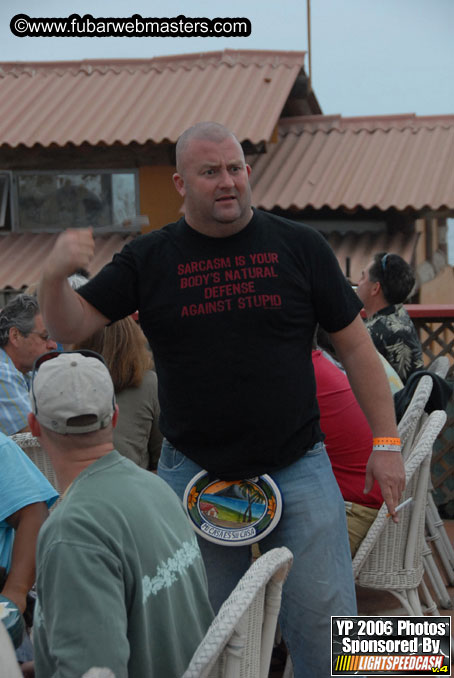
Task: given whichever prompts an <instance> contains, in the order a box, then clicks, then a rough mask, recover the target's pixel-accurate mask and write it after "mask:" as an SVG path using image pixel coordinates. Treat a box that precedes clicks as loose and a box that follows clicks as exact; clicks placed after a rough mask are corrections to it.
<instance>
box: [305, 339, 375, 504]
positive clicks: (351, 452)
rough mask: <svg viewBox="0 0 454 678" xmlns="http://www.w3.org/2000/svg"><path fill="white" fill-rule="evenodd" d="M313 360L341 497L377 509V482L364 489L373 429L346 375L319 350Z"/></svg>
mask: <svg viewBox="0 0 454 678" xmlns="http://www.w3.org/2000/svg"><path fill="white" fill-rule="evenodd" d="M312 362H313V365H314V373H315V381H316V385H317V400H318V405H319V408H320V426H321V429H322V431H323V433H324V434H325V436H326V438H325V446H326V450H327V452H328V455H329V458H330V460H331V465H332V467H333V472H334V475H335V476H336V480H337V482H338V485H339V487H340V490H341V493H342V496H343V498H344V499H345V500H346V501H353V502H355V503H357V504H362V505H363V506H369V507H371V508H380V506H381V505H382V503H383V498H382V496H381V491H380V487H379V485H378V483H377V482H376V481H375V482H374V485H373V488H372V490H371V491H370V492H369V493H368V494H364V492H363V490H364V481H365V477H366V464H367V460H368V459H369V455H370V453H371V451H372V431H371V430H370V427H369V424H368V423H367V419H366V417H365V416H364V414H363V411H362V410H361V408H360V406H359V405H358V402H357V400H356V398H355V396H354V395H353V391H352V389H351V387H350V383H349V381H348V378H347V376H346V375H345V374H344V372H342V371H341V370H340V369H339V368H338V367H336V365H334V364H333V363H332V362H330V361H329V360H328V359H327V358H325V357H324V355H323V354H322V352H321V351H312Z"/></svg>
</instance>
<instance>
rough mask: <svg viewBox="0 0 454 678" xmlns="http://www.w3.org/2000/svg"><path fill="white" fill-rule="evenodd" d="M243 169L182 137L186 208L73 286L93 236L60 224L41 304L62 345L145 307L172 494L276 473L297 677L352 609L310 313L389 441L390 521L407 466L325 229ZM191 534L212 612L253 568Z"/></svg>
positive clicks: (237, 160) (163, 461)
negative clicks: (194, 485) (275, 204)
mask: <svg viewBox="0 0 454 678" xmlns="http://www.w3.org/2000/svg"><path fill="white" fill-rule="evenodd" d="M250 173H251V168H250V166H249V165H248V164H247V163H246V160H245V157H244V153H243V149H242V147H241V145H240V143H239V142H238V140H237V139H236V137H235V136H234V135H233V134H232V132H230V130H228V129H226V128H225V127H224V126H223V125H220V124H218V123H214V122H201V123H197V124H196V125H194V126H193V127H191V128H189V129H187V130H186V131H185V132H183V134H182V135H181V136H180V138H179V140H178V142H177V145H176V172H175V174H174V175H173V181H174V185H175V188H176V190H177V191H178V193H179V195H180V196H181V197H182V198H183V200H184V203H183V211H184V217H182V218H181V219H180V220H179V221H178V222H176V223H173V224H168V225H167V226H165V227H164V228H162V229H160V230H157V231H153V232H151V233H147V234H145V235H143V236H140V237H138V238H136V239H134V240H133V241H131V242H130V243H129V244H128V245H126V247H125V248H124V249H123V250H122V252H121V253H119V254H117V255H115V257H114V259H113V261H112V262H111V263H110V264H108V265H107V266H106V267H105V268H104V269H103V270H102V271H101V272H100V273H98V275H97V276H95V277H94V278H93V279H91V280H90V281H89V282H88V283H87V284H86V285H84V286H83V287H82V288H80V289H79V290H78V291H77V293H75V292H74V291H72V290H71V289H70V288H69V285H68V284H67V282H66V278H67V276H68V275H69V274H70V273H71V272H72V271H73V270H75V269H76V268H78V267H79V266H84V267H87V266H88V264H89V262H90V260H91V258H92V257H93V252H94V244H93V236H92V232H91V230H90V229H80V230H76V229H73V230H70V231H67V232H66V233H64V234H62V235H60V236H59V238H58V239H57V241H56V243H55V246H54V249H53V251H52V252H51V254H50V256H49V258H48V260H47V261H46V264H45V267H44V271H43V275H42V278H41V283H40V289H39V299H40V304H43V306H42V308H43V310H44V312H45V318H46V321H48V322H49V323H50V325H49V327H50V328H51V330H52V331H53V332H56V333H57V334H58V336H59V339H60V340H62V341H73V342H79V341H81V340H82V339H83V338H84V337H86V336H88V335H90V334H93V333H94V332H95V331H96V330H97V329H100V328H101V327H103V326H105V325H107V324H108V323H109V322H111V321H115V320H118V319H120V318H121V317H124V316H126V315H129V314H130V313H132V312H134V311H136V310H137V309H138V311H139V317H140V323H141V326H142V328H143V330H144V333H145V335H146V337H147V339H148V341H149V343H150V346H151V348H152V351H153V355H154V358H155V365H156V372H157V377H158V384H159V401H160V406H161V418H160V429H161V431H162V433H163V435H164V438H165V440H164V443H163V448H162V452H161V457H160V461H159V464H158V474H159V475H160V476H161V477H163V478H164V479H165V480H167V482H168V483H169V484H170V485H171V487H172V488H173V489H174V490H175V492H176V493H177V494H178V495H179V496H180V497H181V498H183V496H184V494H185V492H186V493H187V491H188V488H189V490H190V488H191V482H192V481H193V479H194V478H195V476H196V475H197V474H198V473H201V472H202V471H205V472H208V473H210V474H212V476H213V477H214V478H220V479H221V480H226V481H235V480H240V481H241V480H242V479H248V478H252V477H255V476H270V477H271V479H272V480H273V481H274V482H275V484H276V485H278V486H279V487H280V491H281V494H282V496H283V504H284V509H283V511H282V515H281V517H280V520H279V522H278V523H277V525H276V526H275V527H274V529H273V531H272V532H270V533H269V534H267V535H266V536H265V537H264V538H263V539H262V541H261V542H260V545H261V546H260V548H261V550H262V551H264V550H269V549H271V548H274V547H277V546H287V547H288V548H289V549H290V550H291V551H292V552H293V555H294V563H293V567H292V570H291V572H290V575H289V577H288V579H287V581H286V583H285V585H284V588H283V598H282V600H283V603H282V611H281V629H282V635H283V638H284V641H285V643H286V645H287V647H288V648H289V651H290V654H291V657H292V663H293V667H294V673H295V676H296V677H297V678H309V677H310V678H325V676H329V675H330V653H329V647H330V633H331V620H330V615H347V616H348V615H352V614H356V597H355V589H354V584H353V574H352V567H351V556H350V549H349V544H348V536H347V528H346V520H345V510H344V504H343V501H342V496H341V494H340V491H339V488H338V486H337V483H336V480H335V478H334V475H333V472H332V468H331V465H330V462H329V458H328V456H327V454H326V450H325V447H324V445H323V435H322V432H321V430H320V425H319V411H318V405H317V401H316V397H315V381H314V374H313V367H312V360H311V345H312V337H313V334H314V331H315V326H316V324H317V322H320V324H321V325H322V326H323V327H324V328H325V329H326V330H327V331H329V332H330V333H331V337H332V339H333V341H334V342H335V344H336V349H337V350H338V353H339V355H340V357H341V359H342V360H343V362H344V364H345V365H346V368H347V372H348V376H349V378H350V380H351V382H352V385H353V387H354V390H355V395H356V396H357V398H358V401H359V402H360V405H361V407H362V409H363V410H364V411H365V413H366V416H367V418H368V420H369V423H370V425H371V429H372V430H373V432H374V436H377V437H378V438H380V441H382V437H383V436H386V437H387V438H386V440H387V441H388V439H389V437H391V438H392V439H393V443H392V448H391V450H390V449H388V447H387V446H386V445H384V446H382V445H381V444H380V446H377V448H376V449H374V451H373V452H372V454H371V457H370V461H369V466H368V476H367V482H368V487H371V486H372V480H373V478H376V479H377V480H378V481H379V483H380V485H381V486H382V493H383V497H384V499H385V501H387V503H388V507H389V510H390V512H391V513H392V514H393V516H394V519H395V520H398V518H397V514H395V511H394V509H395V506H397V504H398V503H399V498H400V494H401V492H402V490H403V488H404V485H405V474H404V468H403V463H402V459H401V456H400V455H398V454H395V452H394V451H393V448H396V447H397V444H396V440H395V438H396V437H397V428H396V423H395V416H394V407H393V402H392V399H391V394H390V391H389V387H388V383H387V380H386V376H385V373H384V371H383V368H382V367H381V364H380V360H379V358H378V356H377V355H376V351H375V349H374V347H373V344H372V342H371V340H370V337H369V335H368V333H367V331H366V329H365V327H364V323H363V321H362V320H361V317H360V315H359V312H360V309H361V306H362V304H361V303H360V301H359V299H358V297H357V295H356V294H355V293H354V292H353V290H352V288H351V285H349V284H348V283H347V281H346V280H345V277H344V275H343V273H342V271H341V269H340V267H339V265H338V262H337V260H336V258H335V255H334V253H333V251H332V250H331V249H330V247H329V245H328V244H327V242H326V241H325V239H324V238H323V236H322V235H321V234H320V233H318V232H317V231H315V230H314V229H312V228H310V227H308V226H305V225H303V224H300V223H296V222H294V221H291V220H288V219H284V218H282V217H279V216H276V215H274V214H270V213H267V212H264V211H261V210H258V209H255V208H253V207H252V202H251V201H252V198H251V186H250V183H249V175H250ZM371 384H373V385H374V388H373V389H371V388H370V385H371ZM186 496H193V495H191V494H190V492H189V495H188V494H186ZM199 543H200V547H201V549H202V552H203V556H204V560H205V565H206V567H207V574H208V581H209V590H210V599H211V601H212V604H213V607H214V608H215V610H217V609H218V608H219V607H220V605H221V604H222V602H223V601H224V600H225V599H226V598H227V596H228V595H229V594H230V592H231V591H232V590H233V588H234V586H235V585H236V583H237V582H238V580H239V578H240V577H241V576H242V574H244V572H245V571H246V570H247V568H248V567H249V565H250V556H251V553H250V546H249V545H246V544H245V545H243V546H237V547H235V548H228V547H226V546H225V545H222V544H216V543H212V542H210V541H209V540H208V539H204V538H203V537H200V540H199Z"/></svg>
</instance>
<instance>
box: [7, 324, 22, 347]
mask: <svg viewBox="0 0 454 678" xmlns="http://www.w3.org/2000/svg"><path fill="white" fill-rule="evenodd" d="M8 336H9V341H10V343H11V345H12V346H17V343H18V340H19V337H20V336H21V333H20V332H19V330H18V329H17V327H10V328H9V335H8Z"/></svg>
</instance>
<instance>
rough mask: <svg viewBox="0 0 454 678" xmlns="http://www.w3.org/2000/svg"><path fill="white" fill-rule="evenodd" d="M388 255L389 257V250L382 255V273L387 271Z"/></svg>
mask: <svg viewBox="0 0 454 678" xmlns="http://www.w3.org/2000/svg"><path fill="white" fill-rule="evenodd" d="M388 257H389V253H388V252H387V253H386V254H384V255H383V256H382V258H381V270H382V273H384V272H385V271H386V262H387V261H388Z"/></svg>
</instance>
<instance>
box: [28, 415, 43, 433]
mask: <svg viewBox="0 0 454 678" xmlns="http://www.w3.org/2000/svg"><path fill="white" fill-rule="evenodd" d="M27 418H28V425H29V427H30V431H31V432H32V435H33V436H35V438H39V436H40V435H41V426H40V425H39V421H38V420H37V418H36V417H35V415H34V414H33V412H29V413H28V417H27Z"/></svg>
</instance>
